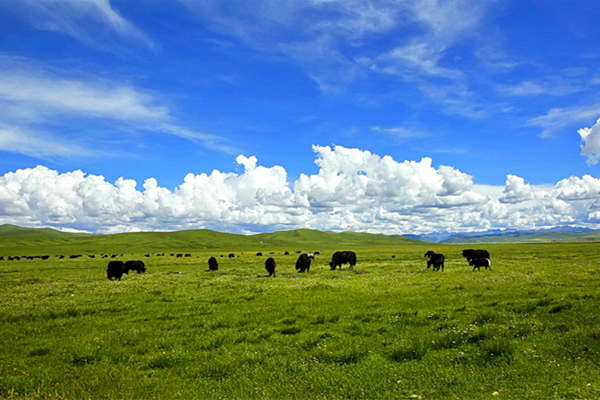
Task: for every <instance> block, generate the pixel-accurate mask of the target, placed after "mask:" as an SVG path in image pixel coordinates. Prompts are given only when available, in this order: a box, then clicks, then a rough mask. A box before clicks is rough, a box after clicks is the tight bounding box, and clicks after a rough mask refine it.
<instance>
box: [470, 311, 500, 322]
mask: <svg viewBox="0 0 600 400" xmlns="http://www.w3.org/2000/svg"><path fill="white" fill-rule="evenodd" d="M497 320H498V314H496V313H495V312H491V311H487V312H482V313H480V314H478V315H477V316H476V317H475V319H474V320H473V323H474V324H476V325H484V324H489V323H490V322H496V321H497Z"/></svg>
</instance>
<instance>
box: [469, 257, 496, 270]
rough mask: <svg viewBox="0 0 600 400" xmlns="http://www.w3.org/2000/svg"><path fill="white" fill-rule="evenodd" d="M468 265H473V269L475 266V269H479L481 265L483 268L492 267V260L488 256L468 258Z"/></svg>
mask: <svg viewBox="0 0 600 400" xmlns="http://www.w3.org/2000/svg"><path fill="white" fill-rule="evenodd" d="M469 265H472V266H473V271H475V268H477V271H481V267H485V269H491V268H492V262H491V261H490V259H489V258H473V259H471V260H469Z"/></svg>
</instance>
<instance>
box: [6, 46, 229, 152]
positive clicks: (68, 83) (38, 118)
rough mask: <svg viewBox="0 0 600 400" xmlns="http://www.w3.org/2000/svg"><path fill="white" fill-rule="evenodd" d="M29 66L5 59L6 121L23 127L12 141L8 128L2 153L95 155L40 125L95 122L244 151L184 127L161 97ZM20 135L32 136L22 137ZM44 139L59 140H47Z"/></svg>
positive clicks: (220, 149)
mask: <svg viewBox="0 0 600 400" xmlns="http://www.w3.org/2000/svg"><path fill="white" fill-rule="evenodd" d="M25 61H26V60H16V59H11V58H7V57H0V118H1V119H3V120H4V121H5V125H8V124H9V123H10V125H11V126H13V127H18V128H13V129H12V134H11V135H10V136H9V134H8V130H7V129H5V133H4V138H3V140H0V150H5V151H12V152H19V153H23V154H27V155H34V153H36V154H40V155H57V156H64V155H67V153H71V154H79V155H84V154H86V153H91V152H89V151H87V152H86V151H82V150H85V149H83V148H82V147H81V146H79V147H80V148H78V146H74V145H67V143H68V142H69V140H67V139H65V138H63V137H62V132H54V134H53V135H50V134H41V133H40V132H41V131H46V130H49V129H51V128H47V129H44V128H41V129H40V126H42V127H47V126H48V125H52V124H56V123H57V122H63V121H71V120H74V119H88V120H89V119H92V120H94V121H95V123H96V121H98V120H102V121H105V122H108V123H110V124H111V126H113V127H114V128H113V129H115V130H119V129H124V128H125V129H126V128H129V127H133V128H135V129H136V130H137V131H138V132H140V131H141V132H144V131H146V132H154V133H161V134H167V135H173V136H178V137H181V138H184V139H187V140H191V141H194V142H197V143H199V144H201V145H202V146H204V147H206V148H210V149H216V150H219V151H223V152H226V153H235V152H238V150H237V149H236V148H235V147H234V146H233V145H232V144H231V143H229V142H228V141H227V140H226V139H225V138H223V137H220V136H217V135H213V134H209V133H204V132H198V131H196V130H194V129H190V128H187V127H184V126H181V124H180V123H178V122H177V121H176V120H175V119H174V118H173V117H172V115H171V114H172V112H171V110H170V109H169V108H168V107H167V106H166V105H164V104H161V102H160V101H159V99H158V96H157V95H156V94H155V93H151V92H149V91H145V90H142V89H139V88H136V87H135V86H133V85H131V84H128V83H122V82H118V81H107V80H102V79H97V78H89V77H88V78H85V79H84V78H73V77H67V78H65V77H63V76H60V75H57V74H55V73H50V72H47V71H43V70H41V69H39V68H35V67H28V66H25V65H24V64H25ZM17 130H19V131H21V132H29V134H24V135H17V134H15V132H16V131H17ZM33 136H39V137H38V138H36V141H37V142H40V143H41V142H42V141H45V142H46V144H47V145H46V146H45V147H44V148H43V149H42V147H41V146H40V147H39V148H38V149H37V150H35V149H34V146H35V143H34V142H36V141H34V140H33V139H32V137H33ZM44 136H46V137H50V136H52V137H53V138H52V140H50V139H47V140H45V139H44ZM50 142H53V143H50ZM38 144H39V143H38ZM32 149H34V150H32ZM94 153H95V154H99V153H98V152H97V151H96V152H94Z"/></svg>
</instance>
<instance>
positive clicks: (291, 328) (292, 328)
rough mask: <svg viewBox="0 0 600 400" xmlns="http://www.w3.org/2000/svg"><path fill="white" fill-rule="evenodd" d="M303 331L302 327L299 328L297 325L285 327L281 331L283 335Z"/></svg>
mask: <svg viewBox="0 0 600 400" xmlns="http://www.w3.org/2000/svg"><path fill="white" fill-rule="evenodd" d="M300 331H302V328H298V327H297V326H288V327H287V328H283V329H282V330H280V331H279V332H280V333H281V334H282V335H295V334H296V333H298V332H300Z"/></svg>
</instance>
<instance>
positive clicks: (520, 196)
mask: <svg viewBox="0 0 600 400" xmlns="http://www.w3.org/2000/svg"><path fill="white" fill-rule="evenodd" d="M531 199H533V189H532V187H531V185H528V184H526V183H525V179H523V178H521V177H520V176H516V175H512V174H508V175H507V176H506V185H505V186H504V192H503V195H502V197H500V198H499V200H500V201H501V202H502V203H519V202H522V201H527V200H531Z"/></svg>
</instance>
